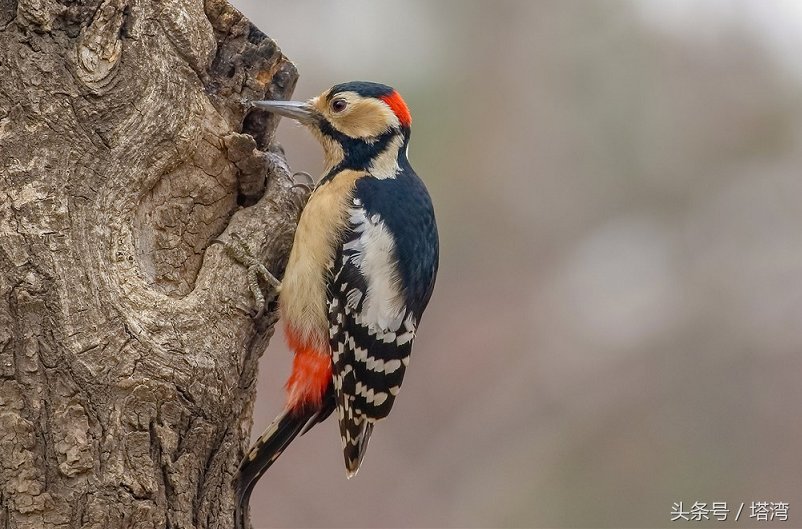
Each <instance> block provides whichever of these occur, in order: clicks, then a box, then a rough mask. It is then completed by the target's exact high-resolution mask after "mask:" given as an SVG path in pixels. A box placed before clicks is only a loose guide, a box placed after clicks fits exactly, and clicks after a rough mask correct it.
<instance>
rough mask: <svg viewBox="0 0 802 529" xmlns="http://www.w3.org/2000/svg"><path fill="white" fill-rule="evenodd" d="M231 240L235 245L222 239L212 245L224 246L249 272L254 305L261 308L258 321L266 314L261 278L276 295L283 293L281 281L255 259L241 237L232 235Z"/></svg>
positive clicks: (258, 312)
mask: <svg viewBox="0 0 802 529" xmlns="http://www.w3.org/2000/svg"><path fill="white" fill-rule="evenodd" d="M231 239H232V240H233V241H234V242H233V243H232V242H226V241H222V240H220V239H214V240H213V241H212V243H218V244H222V245H223V248H225V251H226V253H227V254H228V255H229V257H231V258H232V259H234V260H235V261H236V262H238V263H239V264H241V265H242V266H244V267H245V268H246V269H247V270H248V288H249V289H250V291H251V294H252V295H253V299H254V304H255V305H256V306H257V307H259V308H258V310H257V311H256V314H255V315H254V318H256V319H258V318H260V317H261V316H262V315H263V314H264V312H265V306H266V301H265V295H264V294H263V293H262V289H261V287H260V286H259V278H260V277H261V278H262V280H263V281H264V282H266V283H267V284H269V285H270V286H271V288H272V290H273V292H275V293H276V294H278V293H279V292H280V291H281V281H279V280H278V279H276V277H275V276H274V275H273V274H271V273H270V271H269V270H268V269H267V267H266V266H265V265H264V264H262V263H261V262H259V260H258V259H256V257H254V255H253V253H252V252H251V249H250V247H249V246H248V244H247V243H246V242H245V241H243V240H242V238H241V237H240V236H239V235H237V234H236V233H232V234H231Z"/></svg>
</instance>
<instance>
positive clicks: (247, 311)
mask: <svg viewBox="0 0 802 529" xmlns="http://www.w3.org/2000/svg"><path fill="white" fill-rule="evenodd" d="M295 80H296V72H295V69H294V67H293V65H292V64H291V63H290V62H289V61H288V60H287V59H286V58H285V57H284V56H283V55H282V53H281V51H280V50H279V49H278V48H277V47H276V45H275V43H273V42H272V41H271V40H270V39H268V38H267V37H265V35H263V34H262V33H261V32H259V30H257V29H256V28H255V27H253V25H251V23H250V22H249V21H248V20H246V19H245V18H244V17H243V16H242V15H241V14H240V13H239V12H237V11H236V10H235V9H233V8H232V7H231V6H230V5H228V4H227V3H226V2H225V0H207V1H206V2H205V3H204V2H203V0H164V1H160V2H148V1H143V0H103V1H101V0H83V1H73V0H70V1H68V0H0V527H2V528H4V529H9V528H11V529H22V528H30V529H40V528H47V529H50V528H71V529H72V528H79V527H80V528H96V529H106V528H118V527H131V528H134V527H136V528H143V529H144V528H164V527H170V528H225V529H230V528H231V527H232V524H233V496H232V487H231V478H232V475H233V473H234V471H235V469H236V465H237V462H238V460H239V458H240V456H241V455H242V453H243V451H244V449H245V447H246V445H247V443H248V433H249V430H250V422H251V419H250V417H251V411H252V405H253V399H254V382H255V378H256V362H257V360H258V357H259V356H260V354H261V352H262V351H263V350H264V347H265V346H266V344H267V341H268V339H269V337H270V335H271V334H272V329H273V325H274V323H275V311H273V310H272V309H273V308H274V307H273V305H271V306H270V309H271V310H268V311H267V312H266V314H265V316H263V317H261V318H259V319H258V320H253V319H252V317H251V311H252V309H255V307H254V303H253V298H252V296H251V293H250V291H249V290H248V287H247V282H246V272H245V269H244V268H243V267H242V266H241V265H239V264H238V263H236V262H234V261H233V260H232V259H231V258H230V257H229V256H228V255H227V254H226V253H225V252H224V251H223V247H222V246H221V245H218V244H210V243H211V241H212V240H213V239H215V238H217V237H220V238H223V239H225V238H227V237H229V236H230V235H231V234H232V233H239V234H241V235H242V237H243V239H244V240H246V241H247V242H249V243H250V245H251V247H252V248H253V249H254V252H255V253H256V254H257V256H258V257H259V258H260V259H261V260H262V261H263V262H264V263H265V264H267V266H268V268H269V269H270V270H272V271H273V272H274V273H276V274H278V275H280V272H281V271H282V269H283V266H284V262H285V258H286V254H287V251H288V248H289V246H290V244H291V241H292V235H293V231H294V229H295V223H296V220H297V216H298V213H299V210H300V206H301V203H302V200H303V196H299V195H298V193H297V190H293V189H291V187H290V184H291V177H290V175H289V172H288V170H287V167H286V165H285V163H284V161H283V158H282V155H281V153H280V152H277V150H276V149H270V148H269V146H270V144H271V141H272V135H273V131H274V128H275V121H274V118H271V117H269V116H268V115H266V114H263V113H251V114H249V113H248V111H247V109H246V108H244V107H243V105H242V100H244V99H254V98H264V97H267V98H286V97H287V96H289V95H290V93H291V92H292V89H293V87H294V85H295ZM260 197H261V198H260ZM242 205H247V206H251V207H248V208H247V209H242V208H240V206H242Z"/></svg>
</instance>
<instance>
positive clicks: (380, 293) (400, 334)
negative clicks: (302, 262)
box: [328, 198, 417, 476]
mask: <svg viewBox="0 0 802 529" xmlns="http://www.w3.org/2000/svg"><path fill="white" fill-rule="evenodd" d="M396 261H397V258H396V249H395V243H394V240H393V237H392V235H391V234H390V232H389V231H388V229H387V226H386V225H385V223H384V222H383V220H382V219H381V217H380V216H379V215H378V214H369V213H368V212H367V211H366V210H365V209H364V208H363V207H362V203H361V201H360V200H359V199H358V198H355V199H354V202H353V204H352V207H351V208H350V210H349V225H348V229H347V230H346V231H345V234H344V237H343V244H342V246H341V249H340V252H339V254H338V255H337V256H336V262H335V267H334V274H333V281H332V283H331V286H330V291H329V296H328V304H329V306H328V309H329V324H330V327H329V328H330V335H329V341H330V344H331V352H332V362H333V379H334V394H335V400H336V413H337V418H338V420H339V423H340V435H341V439H342V443H343V450H344V453H345V463H346V467H347V469H348V473H349V476H351V475H353V474H355V473H356V471H357V470H358V469H359V465H360V463H361V461H362V458H363V457H364V454H365V450H366V448H367V443H368V440H369V438H370V434H371V432H372V430H373V424H374V423H375V422H376V421H377V420H379V419H382V418H384V417H386V416H387V414H388V413H389V412H390V409H391V408H392V406H393V402H394V401H395V397H396V395H398V391H399V389H400V388H401V382H402V380H403V378H404V371H405V370H406V367H407V365H408V364H409V355H410V352H411V350H412V341H413V339H414V337H415V329H416V327H417V321H416V318H415V316H414V315H413V314H412V312H411V311H410V310H408V308H407V307H406V302H405V296H404V292H403V291H402V288H401V281H400V278H399V272H398V267H397V262H396Z"/></svg>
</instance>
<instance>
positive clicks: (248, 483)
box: [234, 410, 319, 529]
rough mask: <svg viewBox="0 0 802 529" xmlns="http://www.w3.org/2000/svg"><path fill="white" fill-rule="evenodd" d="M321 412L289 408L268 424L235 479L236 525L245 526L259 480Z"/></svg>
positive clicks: (243, 528) (241, 464)
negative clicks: (249, 504)
mask: <svg viewBox="0 0 802 529" xmlns="http://www.w3.org/2000/svg"><path fill="white" fill-rule="evenodd" d="M318 415H319V412H318V411H311V412H308V413H305V412H303V411H298V410H285V411H284V412H283V413H282V414H281V415H279V416H278V417H276V419H275V420H274V421H273V422H272V423H271V424H270V426H268V427H267V429H266V430H265V432H264V433H263V434H262V435H261V436H260V437H259V439H258V440H257V441H256V444H254V445H253V447H252V448H251V449H250V450H249V451H248V453H247V454H246V455H245V457H244V458H243V459H242V462H241V463H240V465H239V469H238V471H237V476H236V478H235V484H234V485H235V487H236V494H237V498H236V501H237V505H236V514H235V516H236V528H237V529H245V518H246V517H247V513H248V503H249V502H250V498H251V492H252V491H253V488H254V486H255V485H256V482H257V481H259V478H261V477H262V474H264V473H265V472H266V471H267V469H268V468H270V465H272V464H273V462H274V461H275V460H276V459H278V456H280V455H281V453H282V452H284V449H286V448H287V446H288V445H289V444H290V443H291V442H292V440H293V439H295V438H296V437H297V436H298V434H299V433H301V430H303V429H304V426H306V425H307V423H308V422H310V420H311V421H315V420H316V419H317V417H318Z"/></svg>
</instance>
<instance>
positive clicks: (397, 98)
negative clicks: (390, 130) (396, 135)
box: [381, 90, 412, 127]
mask: <svg viewBox="0 0 802 529" xmlns="http://www.w3.org/2000/svg"><path fill="white" fill-rule="evenodd" d="M381 99H382V101H384V102H385V103H387V105H388V106H389V107H390V109H392V111H393V113H395V115H396V116H398V121H400V122H401V125H403V126H405V127H409V125H410V124H411V123H412V116H411V115H410V113H409V108H407V104H406V103H404V100H403V99H402V98H401V94H399V93H398V92H396V91H395V90H393V92H392V93H391V94H389V95H386V96H382V98H381Z"/></svg>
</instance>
